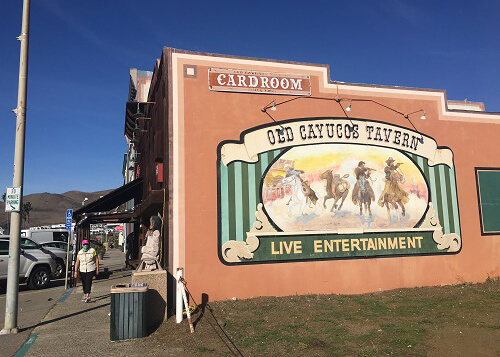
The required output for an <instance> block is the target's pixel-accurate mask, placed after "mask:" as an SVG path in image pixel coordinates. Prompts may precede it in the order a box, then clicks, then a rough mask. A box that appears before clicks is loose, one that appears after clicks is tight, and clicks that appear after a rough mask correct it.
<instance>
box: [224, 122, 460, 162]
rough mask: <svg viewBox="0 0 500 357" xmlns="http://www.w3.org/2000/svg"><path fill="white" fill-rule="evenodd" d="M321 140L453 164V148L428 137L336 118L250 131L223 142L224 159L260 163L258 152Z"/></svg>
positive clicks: (320, 142)
mask: <svg viewBox="0 0 500 357" xmlns="http://www.w3.org/2000/svg"><path fill="white" fill-rule="evenodd" d="M322 143H346V144H362V145H375V146H382V147H387V148H392V149H396V150H402V151H406V152H410V153H412V154H415V155H419V156H422V157H425V158H427V159H428V160H429V166H434V165H438V164H445V165H448V166H449V167H453V153H452V151H451V150H450V149H447V148H444V149H438V147H437V143H436V141H435V140H434V139H433V138H431V137H429V136H426V135H422V134H420V133H418V132H416V131H413V130H409V129H406V128H401V127H399V126H394V125H390V124H386V123H380V122H375V121H366V120H355V119H353V120H348V119H333V118H332V119H309V120H296V121H290V122H287V123H283V124H277V125H274V126H269V127H266V128H262V129H256V130H253V131H250V132H248V133H246V134H245V135H244V136H243V142H242V143H226V144H224V145H223V146H222V148H221V159H222V162H223V163H224V164H225V165H228V164H229V163H231V162H233V161H244V162H257V160H258V154H260V153H263V152H266V151H270V150H276V149H283V148H287V147H292V146H299V145H312V144H322Z"/></svg>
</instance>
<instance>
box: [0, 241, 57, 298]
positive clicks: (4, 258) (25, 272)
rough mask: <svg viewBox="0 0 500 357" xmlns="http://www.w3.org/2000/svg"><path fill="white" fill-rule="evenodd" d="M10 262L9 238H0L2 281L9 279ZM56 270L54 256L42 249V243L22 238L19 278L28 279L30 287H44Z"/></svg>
mask: <svg viewBox="0 0 500 357" xmlns="http://www.w3.org/2000/svg"><path fill="white" fill-rule="evenodd" d="M8 262H9V238H8V237H7V238H0V283H5V281H6V280H7V268H8ZM55 271H56V261H55V260H54V257H53V256H52V255H50V254H48V253H47V252H44V251H43V250H42V249H40V245H39V244H38V243H36V242H33V241H32V240H31V239H28V238H21V255H20V257H19V278H20V279H22V280H26V283H27V285H28V287H29V288H30V289H43V288H46V287H47V286H48V285H49V283H50V277H51V275H52V274H54V273H55Z"/></svg>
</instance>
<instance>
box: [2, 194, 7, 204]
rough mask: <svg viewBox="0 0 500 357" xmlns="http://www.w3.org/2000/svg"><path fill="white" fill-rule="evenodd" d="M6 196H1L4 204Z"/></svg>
mask: <svg viewBox="0 0 500 357" xmlns="http://www.w3.org/2000/svg"><path fill="white" fill-rule="evenodd" d="M6 195H7V194H6V193H4V194H3V195H2V201H4V202H5V198H6Z"/></svg>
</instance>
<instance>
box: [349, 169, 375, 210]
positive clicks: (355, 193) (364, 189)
mask: <svg viewBox="0 0 500 357" xmlns="http://www.w3.org/2000/svg"><path fill="white" fill-rule="evenodd" d="M365 165H366V163H365V162H364V161H360V162H359V163H358V167H356V168H355V169H354V177H356V184H355V185H354V188H353V190H352V202H353V203H354V204H355V205H357V204H359V203H360V202H362V197H363V196H366V195H367V196H368V197H369V198H370V199H371V200H372V201H375V193H374V192H373V189H372V187H371V185H370V180H369V178H370V175H371V173H372V171H375V169H371V168H369V167H366V166H365Z"/></svg>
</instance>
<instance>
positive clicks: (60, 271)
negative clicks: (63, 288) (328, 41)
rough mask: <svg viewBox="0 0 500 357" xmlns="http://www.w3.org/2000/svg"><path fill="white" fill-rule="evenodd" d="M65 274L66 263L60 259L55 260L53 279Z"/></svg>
mask: <svg viewBox="0 0 500 357" xmlns="http://www.w3.org/2000/svg"><path fill="white" fill-rule="evenodd" d="M65 274H66V265H64V263H63V262H62V261H60V260H58V261H57V262H56V271H55V272H54V279H60V278H63V277H64V275H65Z"/></svg>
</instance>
